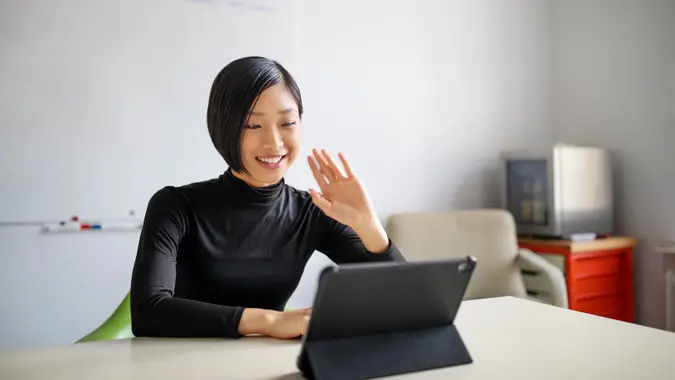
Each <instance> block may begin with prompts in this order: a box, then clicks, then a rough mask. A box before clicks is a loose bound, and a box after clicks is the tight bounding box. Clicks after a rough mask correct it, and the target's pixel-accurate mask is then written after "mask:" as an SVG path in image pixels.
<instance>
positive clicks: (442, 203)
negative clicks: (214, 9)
mask: <svg viewBox="0 0 675 380" xmlns="http://www.w3.org/2000/svg"><path fill="white" fill-rule="evenodd" d="M375 3H376V2H364V1H355V0H345V1H337V0H334V1H320V2H319V1H310V0H306V1H305V0H303V6H302V9H301V19H300V20H289V21H288V22H289V23H297V22H299V23H300V27H301V36H302V37H301V57H300V59H298V60H297V61H298V62H300V63H299V65H297V66H294V67H292V69H293V71H294V74H295V75H296V76H297V79H298V80H299V82H300V85H301V87H302V90H303V96H304V98H305V101H306V110H307V114H306V119H305V122H304V125H305V129H304V133H305V136H304V144H305V150H306V151H309V149H310V148H311V147H312V146H320V147H326V148H328V149H329V150H332V151H336V150H338V149H340V150H344V151H345V152H346V153H347V154H348V156H349V157H350V159H351V161H352V165H353V166H354V168H355V169H356V170H357V171H358V172H359V173H360V176H361V177H362V178H363V179H364V181H365V183H366V186H367V187H368V189H369V192H370V195H371V197H372V199H373V201H374V202H375V206H376V207H377V209H378V211H379V212H380V215H381V217H382V218H383V219H386V217H387V215H389V214H390V213H392V212H396V211H403V210H445V209H451V208H474V207H486V206H495V205H497V196H498V191H497V187H498V183H497V180H496V175H495V171H496V156H497V153H498V151H499V150H501V149H511V148H524V147H535V146H540V145H543V144H548V143H550V142H551V141H552V139H551V137H552V135H551V129H550V127H549V105H548V95H549V72H548V71H549V62H548V58H549V52H548V32H549V28H548V9H547V8H548V3H547V2H542V1H539V0H510V1H504V0H454V1H447V0H433V1H432V0H422V1H420V0H416V1H412V0H407V1H404V0H396V1H387V2H386V4H387V5H386V6H379V5H376V4H375ZM377 3H378V4H384V3H385V2H377ZM45 4H46V3H45ZM45 6H56V5H51V3H50V5H45ZM148 22H152V19H149V20H148ZM111 39H113V40H114V36H113V37H111ZM223 64H225V62H223ZM213 74H214V75H215V72H214V73H213ZM84 106H86V105H83V107H84ZM3 128H5V127H4V126H3ZM204 128H205V127H204ZM2 133H6V131H5V130H4V129H3V132H2ZM62 138H63V139H67V138H69V136H63V137H62ZM53 143H54V144H59V141H58V140H57V141H54V142H53ZM29 148H30V147H26V149H29ZM47 174H48V173H45V175H47ZM218 174H219V173H213V175H214V176H215V175H218ZM72 175H78V173H72ZM5 180H8V179H7V178H3V181H5ZM9 180H11V178H10V179H9ZM63 180H67V179H63ZM288 180H289V182H290V183H291V184H294V185H296V186H298V187H301V188H306V187H307V186H311V185H313V183H312V180H311V175H310V173H309V171H308V169H307V168H306V167H304V166H303V165H302V163H300V164H299V166H296V167H295V168H293V169H292V170H291V172H290V173H289V175H288ZM26 196H27V197H29V196H31V195H30V194H26ZM136 239H137V236H133V235H88V236H82V235H79V236H78V237H73V236H58V237H50V238H49V239H44V238H43V239H40V240H38V239H37V238H36V231H35V230H34V229H32V228H25V227H4V228H0V241H2V242H3V244H2V248H1V250H0V254H1V255H3V259H4V260H3V266H2V267H1V269H0V271H1V272H0V305H2V307H3V313H2V323H1V324H0V349H6V348H24V347H38V346H48V345H55V344H66V343H70V342H72V341H74V340H76V339H78V338H79V337H81V336H82V335H84V334H86V333H87V332H89V331H90V330H91V329H93V328H95V327H96V326H97V325H98V324H99V323H100V322H102V321H103V320H105V318H106V317H107V316H108V315H109V314H110V312H111V311H112V310H113V308H114V307H115V306H116V305H117V304H118V302H119V301H120V300H121V298H122V297H123V295H124V294H125V293H126V292H127V291H128V284H129V274H130V270H131V266H132V264H133V258H134V255H135V248H136ZM326 263H327V261H326V260H325V258H322V257H320V256H317V257H316V258H313V259H312V261H311V263H310V266H309V267H308V271H307V272H306V276H305V278H303V281H302V282H301V285H300V287H299V289H298V291H297V292H296V294H295V295H294V296H293V298H292V299H291V302H290V305H291V306H303V305H307V304H309V303H310V302H311V300H312V296H313V293H314V283H313V282H314V279H315V277H316V273H317V270H318V268H320V267H321V266H323V265H325V264H326Z"/></svg>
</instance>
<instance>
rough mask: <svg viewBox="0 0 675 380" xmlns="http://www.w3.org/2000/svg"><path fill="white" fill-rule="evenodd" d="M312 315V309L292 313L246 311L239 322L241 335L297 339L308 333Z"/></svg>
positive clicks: (258, 310)
mask: <svg viewBox="0 0 675 380" xmlns="http://www.w3.org/2000/svg"><path fill="white" fill-rule="evenodd" d="M311 314H312V309H311V308H307V309H299V310H290V311H275V310H264V309H245V310H244V313H243V314H242V316H241V321H240V322H239V333H240V334H242V335H265V336H269V337H272V338H279V339H293V338H297V337H300V336H302V335H303V334H305V332H306V331H307V325H308V323H309V318H310V316H311Z"/></svg>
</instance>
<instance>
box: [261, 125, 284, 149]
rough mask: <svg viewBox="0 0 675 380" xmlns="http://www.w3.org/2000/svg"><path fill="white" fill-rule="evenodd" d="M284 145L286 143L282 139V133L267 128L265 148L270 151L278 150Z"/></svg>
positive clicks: (273, 128)
mask: <svg viewBox="0 0 675 380" xmlns="http://www.w3.org/2000/svg"><path fill="white" fill-rule="evenodd" d="M283 145H284V141H283V139H282V138H281V133H280V132H279V130H278V128H276V127H272V128H266V131H265V134H264V136H263V148H265V149H270V150H277V149H279V148H281V147H282V146H283Z"/></svg>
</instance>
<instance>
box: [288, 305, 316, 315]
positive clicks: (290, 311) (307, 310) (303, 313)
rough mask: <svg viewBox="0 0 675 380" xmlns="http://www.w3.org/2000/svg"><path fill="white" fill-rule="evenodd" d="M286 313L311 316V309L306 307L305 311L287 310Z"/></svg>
mask: <svg viewBox="0 0 675 380" xmlns="http://www.w3.org/2000/svg"><path fill="white" fill-rule="evenodd" d="M287 313H292V314H302V315H311V314H312V308H311V307H308V308H305V309H297V310H289V311H287Z"/></svg>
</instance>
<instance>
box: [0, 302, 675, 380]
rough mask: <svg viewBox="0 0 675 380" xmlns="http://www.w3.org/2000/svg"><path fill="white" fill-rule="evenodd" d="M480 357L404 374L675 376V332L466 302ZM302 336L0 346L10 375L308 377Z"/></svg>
mask: <svg viewBox="0 0 675 380" xmlns="http://www.w3.org/2000/svg"><path fill="white" fill-rule="evenodd" d="M457 325H458V328H459V330H460V333H461V334H462V337H463V339H464V341H465V343H466V345H467V347H468V349H469V351H470V353H471V355H472V356H473V358H474V363H473V364H468V365H464V366H458V367H451V368H445V369H439V370H433V371H427V372H420V373H415V374H407V375H404V376H400V377H399V378H401V379H443V380H447V379H463V380H470V379H518V380H523V379H547V380H555V379H564V380H569V379H593V380H602V379H612V380H616V379H627V380H628V379H630V380H635V379H642V378H644V379H649V380H658V379H675V333H671V332H666V331H661V330H656V329H651V328H646V327H642V326H638V325H632V324H628V323H624V322H618V321H615V320H610V319H605V318H601V317H596V316H592V315H588V314H581V313H577V312H573V311H569V310H565V309H559V308H554V307H552V306H547V305H543V304H538V303H535V302H531V301H524V300H519V299H515V298H510V297H507V298H497V299H490V300H478V301H466V302H464V303H463V304H462V308H461V309H460V312H459V316H458V320H457ZM299 348H300V346H299V341H281V340H271V339H266V338H244V339H242V340H238V341H228V340H192V339H133V340H118V341H110V342H95V343H80V344H73V345H70V346H66V347H58V348H50V349H38V350H28V351H15V352H4V353H0V378H2V379H45V380H57V379H68V380H80V379H97V380H98V379H101V380H102V379H115V380H123V379H157V380H165V379H195V380H197V379H276V380H291V379H301V378H302V377H301V376H300V375H299V373H298V371H297V369H296V367H295V358H296V355H297V353H298V350H299Z"/></svg>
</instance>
